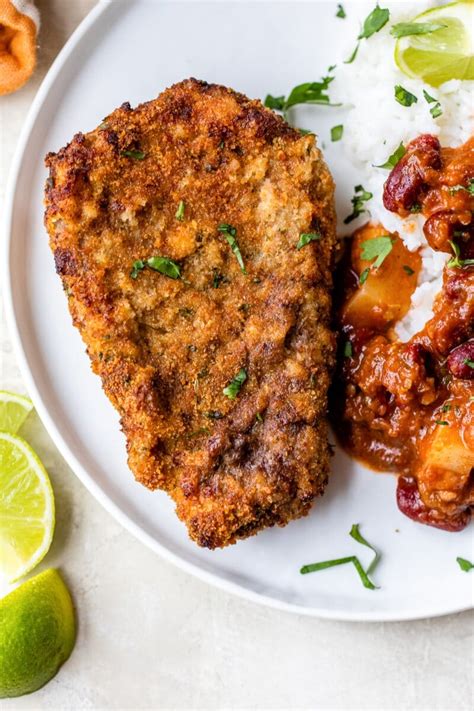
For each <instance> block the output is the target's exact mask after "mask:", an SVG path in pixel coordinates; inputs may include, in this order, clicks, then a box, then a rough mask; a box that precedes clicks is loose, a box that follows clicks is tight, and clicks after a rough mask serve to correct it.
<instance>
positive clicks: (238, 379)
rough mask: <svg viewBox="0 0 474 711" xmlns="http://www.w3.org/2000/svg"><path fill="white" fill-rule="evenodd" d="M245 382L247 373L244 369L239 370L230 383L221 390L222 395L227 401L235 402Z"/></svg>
mask: <svg viewBox="0 0 474 711" xmlns="http://www.w3.org/2000/svg"><path fill="white" fill-rule="evenodd" d="M246 380H247V371H246V370H245V368H241V369H240V370H239V372H238V373H237V375H236V376H235V377H234V378H232V380H231V381H230V383H229V384H228V385H226V387H225V388H224V389H223V390H222V392H223V393H224V395H225V396H226V397H228V398H229V400H235V398H236V397H237V395H238V394H239V392H240V389H241V387H242V385H243V384H244V383H245V381H246Z"/></svg>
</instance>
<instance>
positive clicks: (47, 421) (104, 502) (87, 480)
mask: <svg viewBox="0 0 474 711" xmlns="http://www.w3.org/2000/svg"><path fill="white" fill-rule="evenodd" d="M113 4H115V3H114V2H113V0H99V2H98V3H97V5H96V6H95V7H94V8H93V9H92V10H91V11H90V12H89V13H88V14H87V15H86V17H85V18H84V19H83V20H82V22H81V23H80V24H79V25H78V27H77V28H76V29H75V31H74V32H73V33H72V35H71V36H70V37H69V39H68V40H67V42H66V43H65V45H64V46H63V48H62V49H61V50H60V52H59V53H58V55H57V56H56V58H55V60H54V62H53V64H52V65H51V67H50V68H49V70H48V72H47V74H46V75H45V77H44V79H43V81H42V83H41V85H40V87H39V89H38V91H37V93H36V95H35V97H34V99H33V101H32V103H31V106H30V109H29V111H28V113H27V116H26V118H25V120H24V123H23V127H22V129H21V132H20V136H19V139H18V142H17V146H16V149H15V152H14V156H13V160H12V163H11V168H10V171H9V175H8V178H7V184H6V191H5V203H4V217H3V219H2V232H3V240H2V242H3V244H2V247H1V255H2V267H1V275H2V285H3V286H2V292H3V302H4V309H5V317H6V324H7V329H8V334H9V336H10V338H11V341H12V344H13V349H14V354H15V357H16V360H17V363H18V365H19V369H20V372H21V375H22V378H23V381H24V383H25V385H26V388H27V391H28V393H29V395H30V396H31V399H32V401H33V404H34V406H35V409H36V411H37V413H38V415H39V417H40V419H41V421H42V423H43V426H44V427H45V429H46V431H47V432H48V434H49V436H50V437H51V440H52V442H53V444H54V446H55V447H56V448H57V449H58V451H59V452H60V454H61V456H62V457H63V459H64V460H65V461H66V463H67V464H68V466H69V467H70V469H71V470H72V472H73V473H74V474H75V476H77V478H78V479H79V480H80V481H81V483H82V484H83V485H84V486H85V487H86V489H87V490H88V491H89V492H90V493H91V495H92V496H93V497H94V498H95V499H96V501H98V503H99V504H101V506H103V508H105V510H106V511H107V512H108V513H109V514H110V515H111V516H113V518H114V519H115V520H116V521H117V522H118V523H119V524H120V525H121V526H123V527H124V528H125V529H126V530H128V531H129V532H130V533H131V534H132V535H133V536H135V538H137V539H138V540H139V541H141V542H142V543H143V544H145V545H146V546H147V547H148V548H149V549H151V550H152V551H154V552H155V553H157V554H158V555H160V556H161V557H162V558H164V559H165V560H166V561H168V562H170V563H172V564H173V565H175V566H176V567H177V568H180V569H181V570H184V571H185V572H187V573H189V574H191V575H194V576H195V577H197V578H198V579H200V580H202V581H203V582H206V583H208V584H209V585H213V586H214V587H217V588H218V589H220V590H223V591H224V592H227V593H231V594H233V595H237V596H238V597H240V598H243V599H246V600H250V601H252V602H255V603H258V604H260V605H263V606H265V607H270V608H273V609H277V610H281V611H284V612H289V613H293V614H300V615H304V616H306V617H316V618H320V619H328V620H338V621H350V622H400V621H410V620H419V619H427V618H435V617H442V616H445V615H450V614H454V613H458V612H464V611H466V610H471V609H473V608H474V604H472V605H463V606H459V605H457V606H456V605H455V606H453V607H446V606H442V607H441V606H440V605H437V606H436V605H435V606H434V607H432V608H431V609H430V608H427V609H426V610H424V611H423V612H420V611H419V610H417V611H410V610H407V611H403V612H402V611H396V610H395V611H393V612H389V611H365V612H360V611H342V610H338V611H332V610H328V609H327V608H325V607H317V606H315V607H313V606H311V607H308V606H303V605H298V604H294V603H290V602H285V601H283V600H279V599H277V598H274V597H271V596H269V595H265V594H262V593H259V592H255V591H253V590H250V589H249V588H247V587H244V586H243V585H240V584H238V583H235V582H233V581H231V580H228V579H226V578H224V577H221V576H220V575H218V574H217V573H214V572H210V571H207V570H205V569H204V568H202V567H200V565H199V564H195V563H192V562H189V561H187V560H185V559H184V558H182V557H181V556H180V555H179V554H177V553H174V552H173V551H171V550H169V549H168V548H167V546H166V545H165V544H163V543H161V542H160V541H159V540H158V539H157V538H155V537H153V536H152V535H150V534H149V533H147V532H146V531H145V530H144V529H142V528H141V527H140V526H139V525H138V524H136V523H135V522H134V521H133V520H132V519H131V518H130V517H129V516H128V514H126V513H125V512H124V511H123V510H122V509H121V508H120V507H119V505H117V504H116V503H114V502H113V501H112V500H111V498H110V497H109V495H108V494H107V493H106V492H105V491H104V490H103V489H102V488H101V487H100V486H99V484H97V483H96V481H95V480H94V477H93V476H92V475H91V474H90V473H89V472H88V471H87V470H86V468H85V467H83V466H82V464H81V463H80V462H79V461H78V460H77V459H76V457H75V455H74V454H73V452H72V451H71V450H70V449H69V447H68V445H67V444H66V443H65V441H64V440H63V438H62V435H61V433H60V432H59V430H58V428H57V426H56V423H55V421H54V419H53V417H52V416H50V414H49V411H48V408H47V407H46V405H45V404H44V402H43V398H42V396H41V393H40V391H39V389H38V388H37V386H36V383H35V380H34V378H33V375H32V372H31V370H30V366H29V362H28V358H27V356H26V353H25V350H24V348H23V344H22V339H21V335H20V328H19V325H18V323H17V319H16V313H15V303H14V298H13V290H12V283H11V281H12V280H11V271H10V258H11V249H10V248H11V241H12V240H11V237H12V223H13V205H14V198H15V192H16V186H17V183H18V179H19V177H20V173H21V170H22V167H23V162H24V158H25V149H26V146H27V143H28V140H29V138H30V135H31V133H32V131H33V129H34V126H35V123H36V119H37V117H38V114H39V113H40V111H41V109H42V107H43V104H44V102H45V101H46V99H47V98H48V94H49V91H50V89H51V87H52V86H53V84H54V82H55V81H56V79H57V78H58V76H59V75H60V73H61V71H62V69H63V66H64V64H65V63H66V61H67V60H68V58H69V56H70V54H71V53H72V52H73V50H74V49H75V47H76V46H77V45H78V44H79V43H80V42H81V40H82V39H83V38H84V37H85V36H86V35H87V33H88V32H89V30H90V29H91V28H92V27H93V25H94V24H95V23H96V22H97V21H98V20H99V19H100V18H101V16H102V15H103V14H104V12H105V11H106V10H107V9H108V8H110V7H112V5H113Z"/></svg>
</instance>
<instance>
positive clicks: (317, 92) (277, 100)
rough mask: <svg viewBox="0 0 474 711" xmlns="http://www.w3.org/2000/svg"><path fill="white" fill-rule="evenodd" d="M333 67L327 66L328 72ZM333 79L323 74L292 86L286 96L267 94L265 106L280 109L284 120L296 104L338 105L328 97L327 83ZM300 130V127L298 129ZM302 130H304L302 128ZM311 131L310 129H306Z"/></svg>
mask: <svg viewBox="0 0 474 711" xmlns="http://www.w3.org/2000/svg"><path fill="white" fill-rule="evenodd" d="M333 69H334V67H329V69H328V73H329V74H330V73H331V71H332V70H333ZM332 81H334V77H331V76H329V75H328V76H324V77H322V79H321V81H310V82H304V83H303V84H298V85H297V86H295V87H293V89H292V90H291V91H290V93H289V94H288V96H287V97H286V98H285V97H284V96H272V95H271V94H267V96H266V98H265V101H264V104H265V106H266V107H267V108H269V109H273V110H274V111H281V112H282V113H283V117H284V118H285V120H288V110H289V109H290V108H291V107H292V106H297V105H298V104H320V105H322V106H340V104H332V103H331V101H330V99H329V94H328V90H329V85H330V84H331V82H332ZM300 130H301V129H300ZM303 132H304V133H306V131H305V130H304V129H303ZM308 133H312V131H308Z"/></svg>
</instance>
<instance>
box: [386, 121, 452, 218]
mask: <svg viewBox="0 0 474 711" xmlns="http://www.w3.org/2000/svg"><path fill="white" fill-rule="evenodd" d="M427 168H435V169H437V168H441V146H440V143H439V141H438V139H437V138H436V137H435V136H432V135H430V134H429V133H426V134H423V135H421V136H418V138H415V140H413V141H411V143H409V144H408V146H407V151H406V153H405V155H404V156H403V158H401V159H400V160H399V161H398V163H397V165H396V166H395V168H394V169H393V170H392V172H391V173H390V175H389V176H388V178H387V180H386V182H385V185H384V191H383V204H384V206H385V207H386V209H387V210H390V212H400V211H401V212H402V214H404V213H405V212H406V211H407V210H410V208H412V207H413V205H415V203H416V202H417V200H418V196H419V193H420V190H421V189H422V187H423V185H424V183H425V170H426V169H427Z"/></svg>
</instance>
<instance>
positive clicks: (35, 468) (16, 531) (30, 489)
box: [0, 432, 55, 582]
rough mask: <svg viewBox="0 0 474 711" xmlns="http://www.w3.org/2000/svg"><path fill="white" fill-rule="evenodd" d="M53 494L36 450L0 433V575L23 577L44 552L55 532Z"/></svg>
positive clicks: (9, 579)
mask: <svg viewBox="0 0 474 711" xmlns="http://www.w3.org/2000/svg"><path fill="white" fill-rule="evenodd" d="M54 522H55V511H54V495H53V490H52V487H51V482H50V481H49V477H48V474H47V473H46V470H45V468H44V467H43V465H42V463H41V461H40V460H39V458H38V456H37V455H36V453H35V452H34V451H33V449H32V448H31V447H30V446H29V445H28V443H27V442H25V440H23V439H22V438H21V437H18V435H12V434H9V433H7V432H0V574H2V575H3V576H4V577H5V578H6V579H7V580H8V581H9V582H13V581H15V580H18V579H19V578H21V577H23V576H24V575H26V573H28V572H29V571H30V570H32V569H33V568H34V567H35V566H36V565H37V564H38V563H39V562H40V561H41V560H42V558H43V557H44V556H45V555H46V553H47V552H48V550H49V547H50V545H51V541H52V538H53V533H54Z"/></svg>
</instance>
